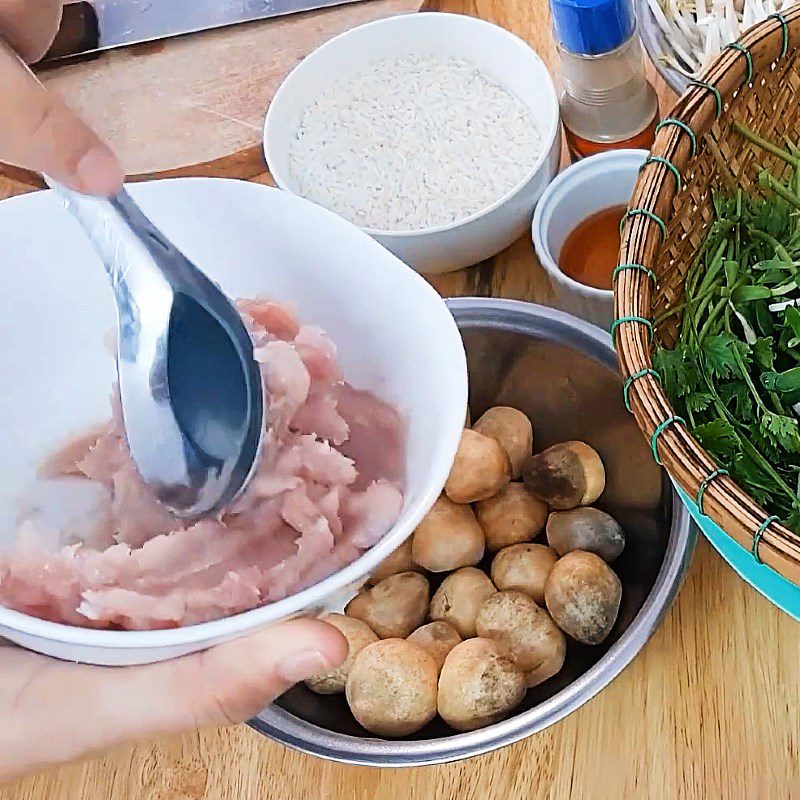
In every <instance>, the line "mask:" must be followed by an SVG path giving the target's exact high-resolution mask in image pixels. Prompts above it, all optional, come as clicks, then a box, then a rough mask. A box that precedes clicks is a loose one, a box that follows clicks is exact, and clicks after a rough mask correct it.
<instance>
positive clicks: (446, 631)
mask: <svg viewBox="0 0 800 800" xmlns="http://www.w3.org/2000/svg"><path fill="white" fill-rule="evenodd" d="M406 641H409V642H411V643H412V644H415V645H417V647H421V648H422V649H423V650H424V651H425V652H426V653H428V655H430V656H431V657H432V658H433V660H434V661H435V662H436V667H437V669H438V670H439V671H440V672H441V670H442V664H444V660H445V658H447V654H448V653H449V652H450V651H451V650H452V649H453V648H454V647H455V646H456V645H457V644H459V643H460V642H461V637H460V636H459V635H458V633H457V632H456V629H455V628H454V627H453V626H452V625H448V624H447V623H446V622H442V621H441V620H438V621H436V622H429V623H428V624H427V625H423V626H422V627H421V628H417V629H416V630H415V631H414V633H412V634H411V636H409V637H408V639H407V640H406Z"/></svg>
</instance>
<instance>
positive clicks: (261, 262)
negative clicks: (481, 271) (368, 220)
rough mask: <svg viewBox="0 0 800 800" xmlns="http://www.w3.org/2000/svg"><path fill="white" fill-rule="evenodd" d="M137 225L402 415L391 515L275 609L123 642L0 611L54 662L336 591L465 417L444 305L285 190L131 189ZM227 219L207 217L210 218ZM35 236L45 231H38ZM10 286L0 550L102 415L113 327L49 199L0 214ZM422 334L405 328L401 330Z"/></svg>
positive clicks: (182, 638)
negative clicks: (274, 305) (323, 335)
mask: <svg viewBox="0 0 800 800" xmlns="http://www.w3.org/2000/svg"><path fill="white" fill-rule="evenodd" d="M133 194H134V196H135V198H136V199H137V201H138V202H140V203H141V204H142V207H143V209H144V211H145V213H147V214H149V215H151V216H152V218H153V219H154V220H155V221H156V222H157V223H158V224H159V225H161V226H163V228H164V230H165V232H166V234H167V235H168V236H170V237H171V238H174V241H175V242H176V244H177V245H178V246H179V247H180V248H181V249H183V250H184V251H185V252H186V253H187V255H188V256H189V257H190V258H192V259H193V260H195V261H196V263H198V264H201V265H202V266H203V268H204V269H205V270H206V271H207V272H208V273H209V275H210V277H211V278H212V279H214V280H216V281H218V282H219V283H220V285H221V286H222V288H223V290H224V291H226V292H227V293H228V294H230V295H231V296H235V297H258V296H267V297H271V298H274V299H276V300H282V301H288V302H290V303H293V304H294V305H295V307H296V308H297V310H298V312H299V316H300V318H301V321H307V322H313V323H315V324H319V325H320V326H321V327H323V328H324V329H325V330H326V331H327V332H328V333H329V334H330V336H331V339H332V340H333V341H335V342H336V344H337V345H338V348H339V359H340V362H341V365H342V368H343V371H344V373H345V376H346V379H347V380H348V381H349V382H350V383H351V384H353V385H355V386H358V387H359V388H364V389H368V390H370V391H372V392H374V393H375V394H376V395H377V396H379V397H380V398H382V399H385V400H387V401H388V402H390V403H392V404H393V405H395V406H396V407H398V409H399V410H400V412H401V414H402V415H403V417H404V421H405V425H406V441H405V452H404V456H405V474H406V476H407V479H406V486H405V503H404V506H403V509H402V511H401V513H400V517H399V519H398V521H397V523H396V524H395V525H394V527H393V528H392V529H391V530H390V531H389V532H388V533H387V534H386V535H385V536H384V537H383V539H381V540H380V541H379V542H378V544H377V545H375V546H374V547H373V548H372V549H371V550H369V551H367V552H366V554H365V555H364V556H362V557H361V558H359V559H358V560H357V561H355V562H354V563H352V564H350V565H349V566H347V567H345V568H344V569H342V570H340V571H339V572H337V573H336V574H334V575H332V576H330V577H328V578H326V579H325V580H323V581H321V582H320V583H318V584H316V585H314V586H311V587H309V588H307V589H304V590H302V591H300V592H299V593H297V594H295V595H292V596H290V597H287V598H286V599H285V600H280V601H278V602H275V603H272V604H270V605H266V606H263V607H261V608H257V609H255V610H253V611H248V612H245V613H242V614H238V615H235V616H232V617H228V618H226V619H221V620H217V621H215V622H209V623H203V624H200V625H191V626H187V627H185V628H178V629H171V630H158V631H145V632H127V631H102V630H86V629H81V628H75V627H71V626H67V625H60V624H55V623H51V622H46V621H44V620H40V619H36V618H34V617H31V616H27V615H25V614H21V613H17V612H14V611H11V610H10V609H7V608H2V607H0V635H2V636H5V637H6V638H8V639H11V640H12V641H15V642H17V643H19V644H22V645H24V646H27V647H30V648H31V649H35V650H39V651H41V652H45V653H48V654H51V655H55V656H58V657H61V658H68V659H73V660H80V661H87V662H92V663H103V664H132V663H144V662H148V661H156V660H162V659H166V658H170V657H174V656H176V655H180V654H183V653H187V652H192V651H196V650H200V649H203V648H205V647H208V646H209V645H211V644H214V643H216V642H220V641H224V640H225V639H229V638H232V637H234V636H236V635H240V634H242V633H245V632H247V631H249V630H252V629H254V628H257V627H260V626H264V625H268V624H271V623H274V622H276V621H279V620H281V619H284V618H286V617H289V616H292V615H295V614H298V613H302V612H307V611H313V610H317V609H321V608H326V607H330V606H335V605H337V604H338V602H339V599H340V594H342V593H345V592H346V591H348V590H350V587H352V586H353V585H357V584H359V583H360V582H361V580H362V579H363V577H364V576H365V575H366V574H367V573H369V572H370V571H371V570H372V569H374V568H375V567H376V566H377V564H378V563H379V562H380V561H381V560H382V559H383V558H385V557H386V556H387V555H388V554H389V553H390V552H392V551H393V550H394V549H396V547H397V546H398V545H399V544H400V543H401V542H402V541H403V540H404V539H405V538H406V537H407V536H408V534H409V533H410V532H411V531H412V530H413V528H414V527H415V525H416V524H417V523H418V522H419V521H420V519H421V518H422V516H423V515H424V514H425V512H426V511H427V510H428V508H429V507H430V506H431V505H432V504H433V501H434V500H435V498H436V496H437V495H438V493H439V491H440V490H441V487H442V486H443V484H444V481H445V479H446V477H447V474H448V471H449V468H450V465H451V463H452V458H453V455H454V453H455V450H456V447H457V443H458V437H459V435H460V431H461V426H462V422H463V413H464V408H465V406H466V367H465V361H464V351H463V346H462V344H461V340H460V337H459V335H458V331H457V329H456V326H455V324H454V323H453V320H452V317H451V315H450V314H449V313H448V311H447V309H446V307H445V306H444V304H443V303H442V302H441V300H440V299H439V298H438V296H437V295H436V294H435V292H434V291H433V290H432V289H430V287H429V286H428V285H427V284H426V283H425V282H424V281H423V280H422V279H421V278H419V277H417V276H416V275H414V274H413V272H412V271H411V270H408V269H407V268H406V267H405V266H404V265H403V264H401V263H400V262H399V261H398V260H397V259H395V258H394V257H393V256H392V255H391V254H389V253H388V252H387V251H385V250H384V249H383V248H382V247H380V246H379V245H378V244H377V243H375V242H374V241H373V240H371V239H370V238H369V237H368V236H366V235H365V234H363V233H362V232H360V231H358V229H357V228H355V227H354V226H352V225H350V224H348V223H346V222H344V221H342V220H341V219H339V218H337V217H335V216H334V215H333V214H331V213H329V212H326V211H324V210H322V209H320V208H318V207H315V206H313V205H311V204H309V203H307V202H305V201H303V200H301V199H299V198H294V197H291V196H289V195H287V194H286V193H282V192H278V191H276V190H272V189H268V188H265V187H260V186H256V185H251V184H245V183H240V182H236V181H218V180H210V179H185V180H175V181H159V182H154V183H150V184H147V185H140V186H137V187H134V188H133ZM221 209H225V213H224V214H221V213H220V210H221ZM42 231H45V232H46V233H45V234H43V233H42ZM0 232H2V235H3V237H4V241H5V242H6V243H7V245H8V246H7V248H6V249H5V251H4V252H5V253H6V254H7V256H6V264H5V265H4V268H5V270H6V274H8V275H11V276H13V277H12V280H11V282H10V285H11V286H12V287H13V288H12V289H11V290H9V291H8V292H6V293H4V295H3V297H2V299H0V329H2V332H3V334H4V337H5V339H6V341H13V342H15V346H14V347H8V348H4V349H3V352H2V354H1V355H0V363H1V364H2V366H3V368H4V370H5V373H4V374H5V375H6V376H7V377H8V384H7V390H6V391H5V392H4V393H3V395H2V397H0V422H2V425H3V429H4V435H5V437H6V444H5V447H4V450H3V452H2V454H0V478H2V486H1V487H0V547H5V546H7V545H8V544H9V540H10V536H11V534H12V532H13V529H14V524H15V518H16V515H17V513H18V498H19V496H20V494H21V493H23V492H24V491H25V489H26V487H27V486H28V484H29V482H30V481H31V480H32V479H33V477H34V475H35V473H36V469H37V467H38V466H39V464H40V463H41V462H42V461H43V460H44V459H45V458H46V456H47V455H48V453H49V452H51V451H52V450H53V449H54V448H55V447H57V446H58V445H59V444H60V443H61V442H63V440H64V439H65V438H66V437H68V436H69V435H71V434H73V433H75V432H76V431H81V430H85V429H87V428H88V427H90V426H91V425H93V424H95V423H97V422H98V421H100V420H103V419H104V418H106V417H107V413H108V412H107V408H108V406H107V404H108V394H109V388H110V385H111V383H112V381H113V363H112V362H111V361H110V359H109V358H108V355H107V354H106V352H105V349H104V346H103V334H104V333H105V331H106V330H107V329H108V328H110V327H112V325H113V304H112V302H111V298H110V296H109V288H108V285H107V279H106V277H105V275H104V274H103V270H102V267H101V265H100V264H99V262H97V260H96V259H95V257H94V255H93V253H92V251H91V248H90V246H89V245H88V244H87V243H86V242H85V240H84V238H83V237H82V234H81V232H80V230H79V229H78V228H77V226H75V224H74V223H73V222H72V221H71V220H70V219H69V217H68V215H67V214H66V213H65V212H64V210H63V209H62V208H61V207H60V205H59V203H58V201H57V200H56V199H55V198H54V197H52V196H51V195H50V194H49V193H38V194H35V195H29V196H26V197H21V198H16V199H14V200H11V201H7V202H5V203H3V204H2V205H0ZM414 319H416V320H420V319H421V320H424V324H421V325H420V324H417V325H409V324H408V321H409V320H414Z"/></svg>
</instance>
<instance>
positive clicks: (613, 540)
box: [547, 508, 625, 564]
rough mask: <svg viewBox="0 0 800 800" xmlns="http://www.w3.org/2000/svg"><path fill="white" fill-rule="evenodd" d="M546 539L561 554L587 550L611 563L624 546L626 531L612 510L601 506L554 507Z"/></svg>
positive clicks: (548, 523) (549, 519)
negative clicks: (601, 509) (603, 509)
mask: <svg viewBox="0 0 800 800" xmlns="http://www.w3.org/2000/svg"><path fill="white" fill-rule="evenodd" d="M547 541H548V543H549V545H550V547H552V548H553V550H555V551H556V552H557V553H558V554H559V555H560V556H565V555H566V554H567V553H571V552H572V551H573V550H585V551H586V552H587V553H594V554H595V555H598V556H600V558H602V559H603V561H605V562H606V563H607V564H610V563H611V562H612V561H614V560H615V559H616V558H618V557H619V555H620V554H621V553H622V551H623V549H624V548H625V534H624V533H623V532H622V528H621V527H620V524H619V523H618V522H617V521H616V520H615V519H614V517H612V516H611V515H610V514H606V513H605V512H604V511H600V509H599V508H576V509H573V510H572V511H554V512H553V513H552V514H551V515H550V517H549V518H548V520H547Z"/></svg>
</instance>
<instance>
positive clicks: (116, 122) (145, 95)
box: [13, 0, 425, 186]
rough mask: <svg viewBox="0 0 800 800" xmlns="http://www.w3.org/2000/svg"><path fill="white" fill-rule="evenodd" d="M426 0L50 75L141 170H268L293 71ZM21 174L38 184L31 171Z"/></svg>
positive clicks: (294, 22)
mask: <svg viewBox="0 0 800 800" xmlns="http://www.w3.org/2000/svg"><path fill="white" fill-rule="evenodd" d="M424 3H425V0H368V1H367V2H359V3H354V4H352V5H344V6H337V7H335V8H329V9H325V10H321V11H311V12H307V13H304V14H296V15H292V16H287V17H278V18H274V19H271V20H264V21H261V22H253V23H248V24H244V25H238V26H234V27H231V28H227V29H223V30H216V31H209V32H207V33H200V34H192V35H189V36H183V37H179V38H175V39H170V40H167V41H164V42H157V43H153V44H145V45H139V46H136V47H130V48H125V49H122V50H118V51H110V52H107V53H104V54H102V55H100V56H99V57H96V58H91V59H89V60H86V61H82V62H75V63H69V64H64V65H61V66H55V67H48V68H45V69H42V70H41V71H40V72H39V77H40V78H41V80H42V81H43V82H44V83H45V84H46V85H47V86H48V87H49V88H51V89H53V90H54V91H57V92H59V93H61V95H62V96H63V97H65V98H66V100H67V102H68V103H69V105H70V106H71V107H72V108H74V109H75V110H76V111H77V112H79V113H80V114H81V115H82V116H83V117H84V119H86V120H87V122H89V124H91V125H92V126H93V127H94V128H95V130H97V131H98V132H99V133H100V134H101V135H102V136H103V137H105V138H106V139H107V140H108V141H109V142H110V143H111V144H112V146H113V147H114V149H115V150H116V152H117V153H118V154H119V157H120V159H121V162H122V165H123V167H124V168H125V170H126V172H127V173H128V174H129V175H131V176H134V177H138V178H142V177H150V176H152V175H155V174H159V175H160V176H164V174H166V175H180V174H184V173H185V174H191V175H215V176H225V177H235V178H251V177H253V176H255V175H258V174H260V173H263V172H264V169H265V167H264V162H263V154H262V151H261V136H262V127H263V124H264V115H265V113H266V110H267V106H268V105H269V102H270V100H271V99H272V97H273V96H274V94H275V91H276V90H277V88H278V86H279V85H280V83H281V82H282V80H283V78H284V77H285V76H286V74H287V73H288V72H289V71H290V70H291V69H292V67H294V66H295V64H297V63H298V62H299V61H300V60H301V59H302V58H303V57H304V56H306V55H308V53H310V52H311V51H312V50H314V49H315V48H316V47H318V46H319V45H320V44H322V43H323V42H325V41H327V40H328V39H330V38H331V37H333V36H335V35H336V34H338V33H341V32H342V31H344V30H347V29H349V28H353V27H355V26H357V25H361V24H363V23H365V22H370V21H371V20H374V19H378V18H381V17H388V16H391V15H393V14H399V13H406V12H413V11H419V10H420V9H421V8H422V7H423V5H424ZM13 177H14V178H16V179H17V180H21V181H22V182H30V184H31V185H37V186H38V185H39V183H38V179H37V178H36V177H35V176H33V175H32V174H30V173H21V172H20V171H18V170H13Z"/></svg>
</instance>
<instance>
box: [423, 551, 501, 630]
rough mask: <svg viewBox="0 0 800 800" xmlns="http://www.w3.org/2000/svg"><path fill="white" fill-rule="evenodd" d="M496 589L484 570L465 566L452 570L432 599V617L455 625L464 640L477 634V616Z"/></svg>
mask: <svg viewBox="0 0 800 800" xmlns="http://www.w3.org/2000/svg"><path fill="white" fill-rule="evenodd" d="M496 591H497V589H495V587H494V584H493V583H492V582H491V581H490V580H489V578H488V576H487V575H486V573H485V572H483V570H480V569H476V568H475V567H464V568H462V569H459V570H456V571H455V572H452V573H450V575H448V576H447V577H446V578H445V579H444V580H443V581H442V584H441V586H439V588H438V589H437V590H436V593H435V594H434V595H433V599H432V600H431V610H430V618H431V619H432V620H442V621H443V622H447V623H449V624H450V625H452V626H453V627H454V628H455V629H456V631H458V634H459V636H461V638H462V639H468V638H469V637H470V636H474V635H475V618H476V617H477V616H478V610H479V609H480V607H481V606H482V605H483V603H484V601H485V600H486V599H487V598H488V597H490V596H491V595H493V594H494V593H495V592H496Z"/></svg>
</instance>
